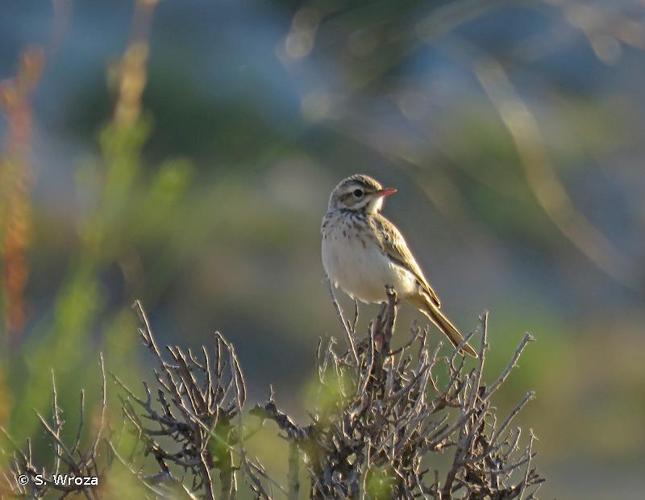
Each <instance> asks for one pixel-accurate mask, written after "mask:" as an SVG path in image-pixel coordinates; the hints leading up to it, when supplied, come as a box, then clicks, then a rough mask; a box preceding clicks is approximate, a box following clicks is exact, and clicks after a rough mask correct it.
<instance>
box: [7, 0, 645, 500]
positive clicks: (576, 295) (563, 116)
mask: <svg viewBox="0 0 645 500" xmlns="http://www.w3.org/2000/svg"><path fill="white" fill-rule="evenodd" d="M2 10H3V13H4V14H6V15H3V16H1V17H0V78H2V79H4V80H3V82H2V85H1V87H0V105H1V111H2V120H1V121H0V134H1V137H2V146H1V152H0V193H1V195H2V196H1V197H0V242H1V244H0V249H1V251H2V269H3V272H2V291H1V302H2V320H3V321H2V326H1V328H2V332H1V335H0V342H1V344H0V345H1V349H0V356H2V358H1V360H0V424H2V425H3V426H4V427H7V428H8V429H9V430H10V431H11V433H12V434H13V435H14V436H17V437H18V438H22V437H24V436H26V435H29V434H33V432H34V430H35V429H37V426H38V421H37V419H36V418H35V416H34V414H33V411H32V410H33V409H36V410H37V411H39V412H41V413H43V414H47V412H48V411H49V408H50V406H51V402H50V377H51V374H50V369H54V370H55V372H56V376H57V382H58V386H59V388H64V390H61V391H60V395H59V397H60V403H61V406H62V407H63V408H65V409H69V410H70V411H69V418H70V422H69V428H70V429H73V428H74V421H73V420H74V418H75V417H74V414H75V412H74V411H71V410H72V409H74V408H76V407H77V405H78V390H79V389H80V388H81V387H85V389H86V391H87V403H88V406H87V408H88V412H89V413H90V416H91V411H90V409H91V408H96V402H97V400H98V398H99V392H98V391H97V385H96V384H95V383H94V381H95V380H96V376H97V370H96V366H97V365H96V361H97V356H98V354H97V353H98V352H99V351H103V352H104V354H105V361H106V365H107V368H108V369H109V370H110V371H113V372H115V373H118V374H119V376H120V377H122V378H123V379H124V380H125V381H126V382H133V381H135V380H138V379H139V378H140V374H141V373H142V372H143V370H142V368H143V366H144V365H143V363H144V362H145V361H144V360H142V359H140V358H139V356H137V353H136V350H135V349H134V347H135V342H136V339H135V338H134V336H133V335H132V332H133V330H134V321H135V320H134V318H133V316H132V313H131V311H130V309H129V306H130V304H131V303H132V301H133V300H134V299H135V298H141V299H142V300H143V301H144V302H145V303H146V304H147V306H148V307H149V308H150V312H151V317H152V318H153V321H154V322H155V324H158V325H161V326H162V328H160V331H168V332H169V331H176V332H180V335H182V338H181V340H182V343H186V344H199V343H201V342H203V339H204V338H206V336H207V334H208V333H209V332H210V331H212V330H213V329H221V330H222V331H223V332H224V333H225V334H226V335H227V337H228V338H230V339H232V340H233V341H234V343H235V345H236V346H237V348H238V352H239V356H240V358H241V361H242V362H243V364H244V366H245V367H246V372H247V377H248V381H249V389H250V397H251V398H252V399H253V398H255V399H258V398H260V397H261V396H263V392H259V391H263V390H264V387H265V385H266V382H267V381H269V382H274V383H276V384H281V385H282V386H285V385H287V386H289V387H290V388H291V389H292V391H291V394H293V397H292V398H291V399H290V400H289V401H284V404H285V405H286V406H287V407H288V408H289V409H291V410H293V411H295V412H301V413H302V412H303V408H304V405H303V401H304V400H306V398H307V394H308V393H309V391H310V389H309V388H310V387H311V383H310V382H309V380H310V379H311V377H312V376H313V374H312V368H313V361H312V360H313V355H314V353H313V348H312V346H313V345H314V344H315V341H316V338H317V337H318V336H324V335H326V334H328V333H329V332H334V331H336V329H337V327H336V324H335V318H334V315H333V310H332V309H331V307H330V306H329V301H328V298H327V292H326V288H325V286H324V284H322V278H323V276H322V269H321V266H320V264H319V233H318V227H319V221H320V217H321V216H322V214H323V212H324V210H325V207H326V200H327V196H328V192H329V191H330V189H331V188H332V187H333V185H334V184H335V183H336V182H337V180H338V179H339V178H341V177H343V176H345V175H347V174H349V173H354V172H358V171H360V172H366V173H369V174H371V175H374V176H376V177H377V178H379V179H381V180H382V181H383V182H384V183H386V184H392V185H396V186H397V187H398V188H399V195H397V196H396V197H394V198H392V199H391V200H390V201H389V203H388V206H387V207H386V213H387V215H388V216H390V217H391V218H392V219H393V220H394V221H395V222H396V223H397V224H398V225H399V226H400V227H401V229H402V230H403V232H404V233H405V234H406V235H407V239H408V241H409V243H410V244H411V246H412V248H413V249H414V250H415V253H416V254H417V256H418V258H419V260H420V261H421V264H422V265H423V267H424V268H426V269H427V274H428V275H429V277H430V278H431V280H432V282H433V285H434V286H435V288H436V289H438V291H439V293H440V295H441V296H442V299H443V302H444V303H445V307H446V309H447V311H448V312H449V314H450V315H451V317H455V318H457V322H458V323H459V325H460V326H461V327H462V328H463V329H465V330H468V329H470V328H474V326H475V322H474V321H469V319H468V318H476V317H477V315H478V314H479V313H480V312H481V311H482V310H484V309H490V310H491V311H493V315H492V316H491V319H490V323H491V332H493V334H494V335H496V336H497V337H496V338H495V339H494V342H495V345H496V350H495V351H494V352H493V353H491V359H490V361H491V363H490V369H491V370H499V368H500V366H501V364H502V363H503V361H504V360H506V359H508V356H509V354H510V353H511V352H512V350H513V348H514V345H515V343H516V339H517V338H518V337H519V336H520V334H521V332H522V331H524V330H528V331H530V332H531V333H533V334H534V335H535V337H536V338H537V342H536V343H535V344H534V346H533V349H532V350H531V351H530V352H528V353H527V355H526V356H525V358H524V359H523V362H522V369H521V370H520V371H518V372H517V377H516V378H511V379H510V380H509V385H508V387H507V389H506V392H504V393H503V394H500V397H502V398H507V400H506V403H504V401H502V404H507V405H510V404H512V402H514V401H515V400H516V399H517V397H518V395H519V394H521V392H522V391H524V390H526V388H527V387H531V388H533V389H535V390H536V392H537V399H536V400H535V402H534V403H532V404H531V405H530V406H529V407H527V409H526V412H525V414H524V415H523V418H524V419H526V422H530V425H531V426H532V427H533V428H534V430H535V432H536V434H537V435H538V436H539V439H540V440H539V442H537V443H536V446H537V447H538V449H539V451H540V458H539V460H540V461H541V464H540V465H541V468H542V469H543V470H545V471H546V472H547V474H546V475H547V476H548V477H549V478H550V483H549V484H547V485H546V486H545V488H544V489H543V490H542V492H543V493H544V494H546V495H547V496H548V495H561V496H566V497H567V498H575V497H578V498H606V496H607V495H608V494H609V492H611V495H612V496H614V497H615V496H620V497H624V498H627V497H634V496H635V495H636V494H637V492H639V491H641V489H642V488H643V483H642V475H641V474H640V471H641V470H642V467H643V465H644V464H645V455H644V452H643V450H644V449H645V446H644V445H645V427H643V425H642V422H643V420H644V418H645V365H644V364H643V363H642V362H641V360H640V358H639V356H638V355H639V353H641V352H643V349H644V348H645V336H644V331H643V330H644V328H643V326H642V325H643V324H645V312H644V311H643V306H642V304H643V299H644V293H643V288H644V283H645V272H644V269H643V264H642V263H643V256H644V255H645V236H643V235H645V217H644V216H643V214H645V205H644V203H643V200H645V173H644V172H643V167H642V163H643V157H645V150H644V149H643V145H642V141H640V137H641V136H642V135H643V132H644V131H645V123H644V122H643V118H642V116H643V113H642V102H643V89H644V88H645V85H643V83H644V82H645V74H643V70H642V68H644V67H645V65H643V52H642V51H643V49H644V48H645V24H644V17H645V12H644V11H643V8H642V6H641V5H640V4H639V3H638V2H636V1H634V2H631V1H628V0H625V1H620V2H612V3H611V4H610V3H608V2H584V3H582V2H577V1H569V0H562V1H558V2H529V3H524V4H522V5H519V4H510V3H504V2H495V3H492V4H491V3H489V2H476V1H470V0H462V1H453V2H430V3H428V2H417V1H411V2H402V3H401V2H392V3H387V2H366V3H361V4H355V5H344V4H341V3H335V2H309V3H300V2H296V3H293V2H291V3H289V2H268V3H267V2H265V3H259V2H252V1H249V2H235V3H232V2H221V1H213V2H200V1H196V0H194V1H187V2H177V1H168V2H160V3H158V4H157V2H155V1H153V0H138V1H131V0H119V1H114V2H109V3H100V2H99V3H91V2H90V3H82V2H74V1H71V0H55V1H53V2H52V3H51V4H50V3H47V2H41V1H37V0H25V1H21V2H12V3H11V2H10V3H9V4H8V5H5V6H3V7H2ZM362 310H363V312H362V315H361V317H362V318H367V317H370V316H371V315H372V314H371V313H373V312H374V309H373V308H370V307H368V306H365V307H364V308H362ZM412 320H417V321H421V318H419V317H417V315H415V314H414V313H413V312H411V311H407V312H406V311H403V315H402V318H401V321H402V322H406V321H407V322H410V321H412ZM166 340H169V341H170V340H171V339H166ZM405 340H406V339H401V340H400V341H401V342H404V341H405ZM497 357H498V358H497ZM93 411H95V410H93ZM110 418H113V419H117V418H120V416H119V415H118V414H117V415H111V416H110ZM70 432H71V431H70ZM267 439H268V438H267ZM36 445H38V443H35V446H36ZM265 445H266V446H264V445H263V446H261V447H260V446H258V447H259V448H263V449H268V448H269V447H271V446H283V445H282V444H278V443H276V442H272V443H270V442H267V443H265ZM254 446H255V445H254ZM281 449H282V450H284V453H285V456H286V449H285V448H281ZM261 452H262V450H258V453H261ZM265 453H266V451H265ZM276 462H280V463H279V464H278V463H276V467H282V466H283V465H282V464H283V463H284V461H282V460H276ZM550 471H553V472H554V473H553V474H551V473H550ZM597 471H604V472H605V473H606V472H607V471H610V474H611V475H612V477H614V478H616V481H615V482H616V483H617V484H619V485H620V486H617V484H613V485H611V488H609V487H608V485H606V484H604V482H605V480H606V476H604V475H600V474H597V473H596V472H597ZM601 476H602V477H601ZM585 485H588V486H585Z"/></svg>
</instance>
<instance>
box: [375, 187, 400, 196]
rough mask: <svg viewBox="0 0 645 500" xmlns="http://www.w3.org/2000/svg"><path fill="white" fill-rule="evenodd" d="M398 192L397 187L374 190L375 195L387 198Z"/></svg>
mask: <svg viewBox="0 0 645 500" xmlns="http://www.w3.org/2000/svg"><path fill="white" fill-rule="evenodd" d="M396 192H397V189H396V188H383V189H379V190H378V191H374V196H377V197H379V198H381V197H383V198H385V197H387V196H392V195H393V194H394V193H396Z"/></svg>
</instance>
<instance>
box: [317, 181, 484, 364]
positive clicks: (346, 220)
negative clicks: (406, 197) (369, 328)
mask: <svg viewBox="0 0 645 500" xmlns="http://www.w3.org/2000/svg"><path fill="white" fill-rule="evenodd" d="M394 193H396V189H394V188H383V186H381V184H379V183H378V182H377V181H376V180H374V179H372V178H371V177H369V176H367V175H352V176H351V177H348V178H346V179H344V180H342V181H341V182H340V183H339V184H338V185H337V186H336V187H335V188H334V190H333V191H332V193H331V196H330V197H329V205H328V207H327V213H326V214H325V217H324V218H323V223H322V228H321V232H322V261H323V266H324V267H325V272H326V273H327V277H328V278H329V279H330V280H331V282H332V283H333V285H334V286H336V287H340V288H342V289H343V290H344V291H345V292H346V293H347V294H349V295H350V296H351V297H352V298H356V299H358V300H360V301H362V302H368V303H370V302H371V303H374V302H385V301H386V300H387V299H386V292H385V287H386V286H391V287H393V288H394V290H396V293H397V296H398V297H400V298H401V299H403V300H405V301H407V302H409V303H411V304H412V305H413V306H415V307H416V308H417V309H418V310H419V311H421V312H422V313H423V314H424V315H426V316H427V317H428V318H429V319H430V321H432V322H433V323H434V324H435V325H436V326H437V327H438V328H439V330H441V331H442V332H443V333H444V334H445V335H446V337H448V339H450V342H452V343H453V345H455V346H458V345H459V344H460V343H461V342H462V341H463V340H464V337H463V336H462V335H461V333H460V332H459V330H457V328H456V327H455V326H454V325H453V324H452V323H451V322H450V320H449V319H448V318H447V317H446V316H445V315H444V314H443V313H442V312H441V310H440V309H439V307H440V306H441V303H440V302H439V297H437V294H436V293H435V292H434V290H433V289H432V288H431V287H430V285H429V284H428V281H427V280H426V278H425V277H424V276H423V272H422V271H421V268H420V267H419V264H417V261H416V260H415V259H414V256H413V255H412V252H411V251H410V249H409V248H408V245H407V243H406V242H405V239H404V238H403V236H402V235H401V233H400V232H399V230H398V229H397V228H396V226H395V225H394V224H392V223H391V222H390V221H389V220H387V219H386V218H385V217H383V215H381V213H380V211H381V209H382V208H383V200H384V199H385V198H386V197H387V196H390V195H392V194H394ZM462 349H463V351H464V352H465V353H467V354H470V355H471V356H475V357H477V353H476V352H475V350H474V349H473V348H472V347H471V346H470V345H468V344H465V345H464V346H462Z"/></svg>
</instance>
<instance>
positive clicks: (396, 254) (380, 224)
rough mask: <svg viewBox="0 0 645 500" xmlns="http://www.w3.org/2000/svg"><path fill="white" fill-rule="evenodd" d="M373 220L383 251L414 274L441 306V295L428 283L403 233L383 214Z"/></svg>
mask: <svg viewBox="0 0 645 500" xmlns="http://www.w3.org/2000/svg"><path fill="white" fill-rule="evenodd" d="M372 220H373V221H374V224H375V225H376V226H377V227H376V229H377V230H376V231H375V233H376V234H377V238H378V240H379V243H380V245H381V248H382V249H383V251H384V252H385V253H386V254H387V255H388V257H389V258H390V259H392V260H393V261H394V262H396V263H397V264H398V265H399V266H401V267H403V268H405V269H407V270H408V271H410V272H411V273H412V274H414V276H415V277H416V278H417V281H418V282H419V285H421V287H422V288H423V289H424V291H425V292H426V293H427V294H428V296H429V298H430V300H431V301H432V302H433V303H434V304H435V305H436V306H437V307H440V306H441V301H440V300H439V297H438V296H437V294H436V293H435V291H434V290H433V289H432V287H431V286H430V284H429V283H428V280H426V278H425V276H424V275H423V271H421V268H420V267H419V264H417V261H416V259H415V258H414V255H412V252H411V251H410V249H409V248H408V244H407V243H406V241H405V238H403V235H402V234H401V233H400V231H399V230H398V229H397V227H396V226H395V225H394V224H392V223H391V222H390V221H389V220H387V219H386V218H385V217H383V216H382V215H381V214H378V215H377V216H375V217H373V219H372Z"/></svg>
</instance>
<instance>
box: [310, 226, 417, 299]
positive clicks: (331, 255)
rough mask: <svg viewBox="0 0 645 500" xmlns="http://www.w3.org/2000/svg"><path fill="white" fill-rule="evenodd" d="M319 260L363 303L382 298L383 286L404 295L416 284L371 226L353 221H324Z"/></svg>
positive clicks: (330, 276) (330, 273)
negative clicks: (379, 241)
mask: <svg viewBox="0 0 645 500" xmlns="http://www.w3.org/2000/svg"><path fill="white" fill-rule="evenodd" d="M322 261H323V266H324V268H325V272H326V273H327V276H328V277H329V279H331V280H332V282H333V283H334V285H335V286H339V287H340V288H342V289H343V290H344V291H345V292H346V293H348V294H349V295H351V296H352V297H355V298H357V299H359V300H361V301H363V302H383V301H385V300H386V295H385V287H386V286H392V287H394V288H395V290H396V291H397V293H399V294H403V295H408V294H410V293H412V291H413V290H414V289H415V288H416V286H417V285H416V278H415V277H414V276H413V275H412V273H410V272H409V271H407V270H406V269H404V268H402V267H401V266H399V265H397V264H396V263H394V262H393V261H392V260H391V259H390V258H389V257H388V256H387V255H386V254H385V253H384V252H383V250H382V249H381V247H380V245H379V243H378V241H377V240H376V237H375V235H373V234H372V233H371V229H370V228H369V227H368V226H361V223H360V222H358V221H356V220H352V219H345V220H343V219H341V220H336V221H326V224H325V225H324V230H323V238H322Z"/></svg>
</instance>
